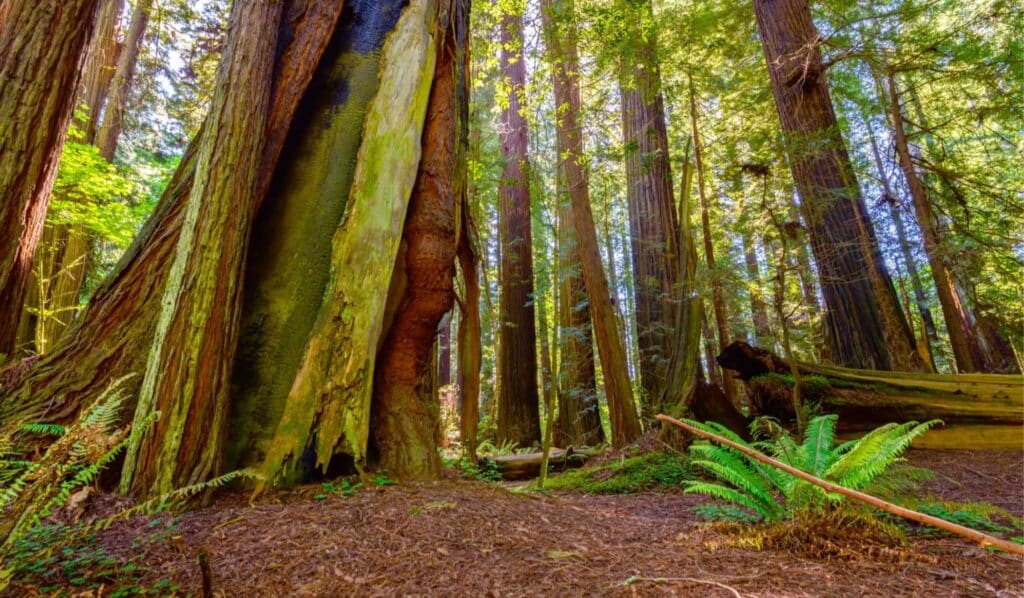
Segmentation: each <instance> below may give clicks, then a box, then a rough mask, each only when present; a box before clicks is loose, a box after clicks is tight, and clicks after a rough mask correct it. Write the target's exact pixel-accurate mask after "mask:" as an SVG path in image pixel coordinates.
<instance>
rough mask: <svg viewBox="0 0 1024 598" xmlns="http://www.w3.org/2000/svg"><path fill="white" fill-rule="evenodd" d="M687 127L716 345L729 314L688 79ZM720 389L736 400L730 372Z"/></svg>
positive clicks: (725, 337) (725, 332)
mask: <svg viewBox="0 0 1024 598" xmlns="http://www.w3.org/2000/svg"><path fill="white" fill-rule="evenodd" d="M690 129H691V135H692V137H693V157H694V163H695V164H696V167H697V195H698V197H699V198H700V223H701V229H702V231H703V235H704V260H705V262H706V263H707V267H708V273H709V274H710V277H711V305H712V308H713V311H714V314H715V328H717V329H718V346H719V347H723V348H724V347H726V346H728V344H729V315H728V313H727V312H726V307H725V297H724V296H723V295H722V279H721V276H720V275H719V273H718V272H717V270H716V268H715V244H714V241H713V239H712V236H711V216H710V207H709V205H708V198H707V193H706V192H705V190H704V147H703V143H702V142H701V137H700V128H699V127H698V126H697V96H696V91H695V90H694V87H693V78H692V77H691V78H690ZM708 375H709V376H710V378H709V379H711V380H713V379H714V375H713V370H712V369H711V368H710V367H709V368H708ZM722 390H723V391H724V392H725V396H726V398H727V399H729V400H730V401H732V402H734V403H735V402H736V383H735V382H733V380H732V373H730V372H722Z"/></svg>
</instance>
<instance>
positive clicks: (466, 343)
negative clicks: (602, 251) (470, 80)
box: [457, 49, 482, 461]
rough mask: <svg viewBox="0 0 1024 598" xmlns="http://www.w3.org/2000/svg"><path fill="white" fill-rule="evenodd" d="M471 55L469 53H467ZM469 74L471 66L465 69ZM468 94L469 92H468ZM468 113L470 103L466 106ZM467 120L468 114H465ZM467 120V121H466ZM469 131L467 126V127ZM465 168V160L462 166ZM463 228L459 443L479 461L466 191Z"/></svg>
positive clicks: (472, 259) (474, 300) (476, 298)
mask: <svg viewBox="0 0 1024 598" xmlns="http://www.w3.org/2000/svg"><path fill="white" fill-rule="evenodd" d="M466 54H467V56H468V54H469V52H468V49H467V52H466ZM464 68H466V70H467V72H468V64H467V65H466V66H465V67H464ZM467 93H468V90H467ZM466 104H467V106H466V109H467V110H468V102H467V103H466ZM466 116H467V117H468V112H467V113H466ZM467 120H468V119H467ZM466 126H467V127H468V122H467V125H466ZM460 167H462V168H464V167H465V160H464V161H463V162H462V164H460ZM460 201H461V205H462V209H461V225H460V229H459V230H460V234H459V242H458V246H457V253H458V259H459V267H460V268H461V270H462V279H463V281H464V282H465V285H466V286H465V294H464V295H463V297H462V301H460V302H459V309H460V310H461V311H460V312H459V313H460V319H459V338H458V347H459V391H460V392H461V393H462V398H461V404H462V412H461V414H460V415H461V417H460V420H459V439H460V441H461V442H462V450H463V455H465V456H466V457H468V458H469V459H471V460H473V461H475V460H476V431H477V426H478V425H479V423H480V364H481V361H482V354H481V353H482V351H481V346H480V345H481V339H480V336H481V325H480V278H479V275H478V273H477V257H476V251H475V249H474V247H475V245H476V241H475V239H476V232H475V230H474V229H473V226H472V219H471V218H470V212H469V195H468V194H467V192H466V189H465V187H463V189H462V195H461V198H460Z"/></svg>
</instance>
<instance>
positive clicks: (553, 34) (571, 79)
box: [541, 0, 641, 446]
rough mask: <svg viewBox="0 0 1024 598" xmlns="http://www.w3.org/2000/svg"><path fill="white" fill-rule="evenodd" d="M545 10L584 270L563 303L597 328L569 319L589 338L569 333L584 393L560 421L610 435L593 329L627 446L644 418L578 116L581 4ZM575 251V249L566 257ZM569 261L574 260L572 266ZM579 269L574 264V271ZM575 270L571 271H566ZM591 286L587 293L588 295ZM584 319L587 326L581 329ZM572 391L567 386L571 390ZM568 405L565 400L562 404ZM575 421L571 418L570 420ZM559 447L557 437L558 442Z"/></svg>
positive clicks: (560, 1)
mask: <svg viewBox="0 0 1024 598" xmlns="http://www.w3.org/2000/svg"><path fill="white" fill-rule="evenodd" d="M541 13H542V17H543V25H544V29H545V39H546V40H547V43H548V52H549V53H550V55H551V60H552V66H553V73H552V82H553V84H554V93H555V104H556V105H557V106H558V109H557V110H556V113H557V114H558V118H559V120H558V123H557V124H556V142H557V147H558V155H559V162H560V167H561V169H562V171H563V174H564V175H565V181H566V187H567V192H568V199H569V207H570V208H571V209H570V210H569V213H563V216H564V218H563V219H562V221H563V222H566V223H568V224H569V225H570V226H571V227H572V228H571V229H569V228H566V231H565V234H566V236H565V238H564V240H563V242H562V243H560V249H561V246H562V245H564V246H565V249H566V250H567V251H574V252H575V254H576V255H575V256H574V257H575V259H574V260H573V262H575V263H576V264H578V268H579V271H580V272H579V274H577V275H576V276H577V277H578V276H579V275H582V282H583V289H580V288H579V286H578V285H579V282H578V280H579V278H567V279H566V278H564V277H563V286H562V290H561V297H560V301H561V302H562V303H563V306H562V308H561V309H560V311H565V309H568V310H569V311H570V314H569V315H570V316H573V314H572V313H571V312H572V311H573V310H580V311H582V309H581V307H582V305H583V304H584V302H585V305H586V307H587V308H588V311H589V317H590V320H591V322H590V324H591V326H590V329H589V330H588V328H587V325H586V323H585V321H583V320H584V318H583V317H581V315H580V314H576V315H575V316H574V317H570V321H571V322H572V323H573V329H574V331H577V332H578V331H579V330H582V331H584V335H583V336H582V337H580V336H573V338H568V337H569V336H570V335H569V334H564V335H563V336H565V337H567V338H566V339H565V344H566V345H569V346H568V347H567V348H568V349H570V352H572V353H573V354H574V357H575V358H577V359H576V361H575V362H574V364H573V365H569V364H567V363H566V358H565V357H564V355H563V358H562V366H561V370H562V371H563V372H564V371H565V370H566V369H567V368H569V367H574V368H577V369H576V370H575V372H574V375H575V376H578V379H579V380H580V381H581V384H580V386H579V388H581V389H583V390H584V393H582V394H580V395H579V398H578V399H576V400H575V401H573V398H572V397H570V398H569V399H568V401H569V402H570V403H572V402H576V403H577V405H576V413H573V411H572V407H571V406H570V407H565V408H564V411H565V415H564V416H563V415H561V414H560V416H559V418H560V420H561V422H560V423H564V424H565V425H566V426H568V425H569V424H570V423H571V424H572V427H571V428H561V427H560V430H562V431H563V433H564V432H565V430H567V429H572V430H574V434H573V435H577V434H578V437H577V438H576V439H575V440H576V442H577V443H582V444H588V443H589V444H593V443H597V442H600V441H601V440H602V439H603V431H602V428H601V419H600V411H599V409H598V404H597V398H596V396H595V397H594V398H593V401H591V400H590V398H589V397H588V396H587V395H586V392H588V390H589V385H590V382H589V381H588V377H589V376H591V375H592V373H591V370H592V368H593V348H592V345H591V344H590V343H591V341H590V339H589V336H590V334H591V333H592V334H593V338H594V339H595V341H596V343H597V351H598V355H599V356H600V359H601V372H602V375H603V378H604V386H605V396H606V399H607V402H608V416H609V420H610V421H609V423H610V424H611V425H610V427H611V433H612V443H613V444H614V445H616V446H623V445H625V444H628V443H629V442H632V441H633V440H635V439H636V438H637V437H638V436H639V435H640V433H641V426H640V419H639V417H638V414H637V407H636V402H635V400H634V397H633V387H632V384H631V381H630V378H629V365H628V361H627V358H626V345H625V344H624V342H623V338H622V334H621V328H622V327H621V326H620V323H619V319H618V314H617V311H616V309H615V304H614V302H613V301H612V291H611V289H610V288H609V286H608V279H607V278H606V277H605V272H604V267H603V265H602V263H601V246H600V244H599V242H598V239H597V226H596V224H595V223H594V215H593V212H592V209H591V205H590V190H589V184H590V181H589V177H588V174H587V171H586V167H585V164H584V162H583V160H584V158H583V153H584V141H583V129H582V123H581V122H580V120H579V113H580V110H581V102H580V90H579V58H578V54H577V47H576V25H575V6H574V3H573V2H572V1H571V0H545V1H544V2H542V4H541ZM567 255H568V254H567ZM567 266H568V264H567ZM570 271H571V272H573V273H575V268H574V269H572V270H570ZM567 274H568V272H567ZM582 291H586V295H585V296H582V295H581V292H582ZM577 324H580V325H582V326H583V328H582V329H580V328H578V326H577ZM564 392H565V391H563V393H564ZM564 405H566V402H565V400H563V406H564ZM569 420H571V421H569ZM556 444H557V439H556Z"/></svg>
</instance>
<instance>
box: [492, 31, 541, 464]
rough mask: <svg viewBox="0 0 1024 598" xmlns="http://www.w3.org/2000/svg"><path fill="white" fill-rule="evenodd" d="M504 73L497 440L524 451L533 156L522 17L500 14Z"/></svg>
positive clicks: (532, 417)
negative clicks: (526, 93)
mask: <svg viewBox="0 0 1024 598" xmlns="http://www.w3.org/2000/svg"><path fill="white" fill-rule="evenodd" d="M500 29H501V36H500V37H501V54H500V65H501V66H500V69H501V72H502V75H503V77H504V79H505V82H506V86H507V88H508V103H507V105H506V106H505V109H504V110H503V111H502V113H501V130H500V137H501V155H502V157H503V158H504V160H505V168H504V171H503V172H502V175H501V185H500V189H499V200H498V201H499V210H498V230H499V233H498V234H499V239H500V242H501V269H500V277H501V298H500V301H499V307H498V310H499V317H500V318H501V334H500V339H499V341H498V342H499V343H500V344H501V353H500V356H499V359H500V360H501V363H500V364H499V366H498V370H499V372H500V375H501V383H500V385H499V390H498V441H499V442H514V443H516V444H517V445H519V446H520V447H527V446H532V445H535V444H539V443H540V406H539V404H538V401H539V397H538V394H537V349H536V344H537V332H536V324H535V323H534V305H533V234H532V232H531V228H530V182H529V171H530V158H529V148H528V130H527V125H526V117H525V114H524V110H525V107H524V103H523V94H524V93H525V87H526V62H525V61H524V59H523V15H522V14H521V13H513V12H506V13H504V14H502V16H501V24H500Z"/></svg>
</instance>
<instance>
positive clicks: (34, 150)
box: [0, 0, 100, 360]
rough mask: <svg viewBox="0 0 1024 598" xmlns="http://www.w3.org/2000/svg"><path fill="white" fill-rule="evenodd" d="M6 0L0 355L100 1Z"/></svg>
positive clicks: (1, 41)
mask: <svg viewBox="0 0 1024 598" xmlns="http://www.w3.org/2000/svg"><path fill="white" fill-rule="evenodd" d="M3 5H4V6H3V11H4V13H5V14H4V15H3V17H4V18H3V19H2V20H0V356H3V355H6V356H8V357H10V356H12V354H13V352H14V342H15V339H16V336H17V331H18V321H19V319H20V318H21V307H22V302H23V300H24V298H25V290H26V287H27V285H28V279H29V272H30V271H31V269H32V258H33V256H34V255H35V251H36V245H37V244H38V243H39V237H40V236H41V235H42V232H43V221H44V220H45V218H46V209H47V206H48V205H49V202H50V190H51V189H52V187H53V181H54V178H55V177H56V176H57V164H58V162H59V161H60V154H61V150H62V149H63V147H64V140H65V138H66V136H67V130H68V124H69V123H70V121H71V116H72V113H73V112H74V106H75V100H76V99H77V97H78V82H79V80H80V76H81V67H82V64H83V61H84V60H85V55H86V46H87V43H88V42H89V39H90V37H91V35H92V31H93V27H94V25H95V21H96V15H97V12H98V9H99V6H100V0H33V1H28V0H6V1H5V2H4V3H3ZM2 359H3V358H2V357H0V360H2Z"/></svg>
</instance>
